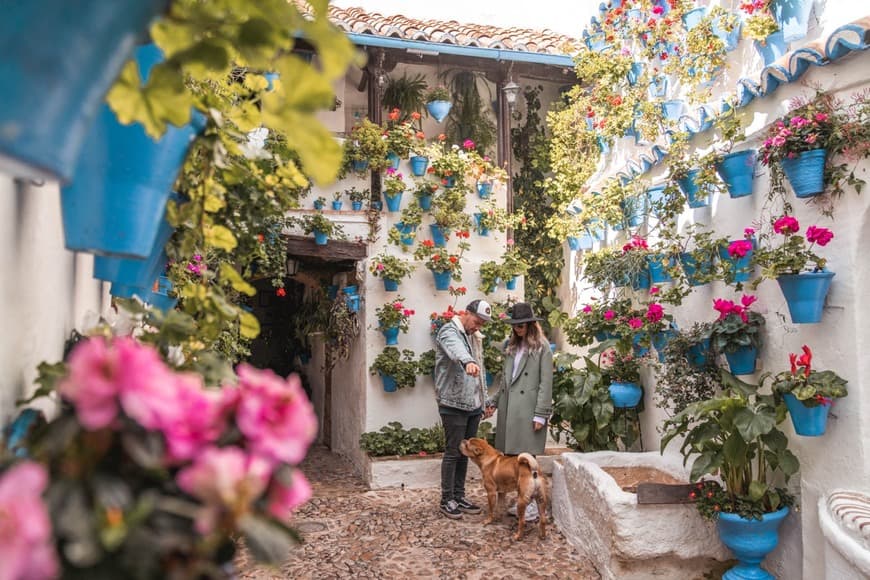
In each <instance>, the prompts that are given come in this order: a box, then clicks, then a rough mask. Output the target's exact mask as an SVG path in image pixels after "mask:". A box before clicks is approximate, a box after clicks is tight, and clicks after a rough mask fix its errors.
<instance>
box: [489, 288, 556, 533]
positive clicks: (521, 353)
mask: <svg viewBox="0 0 870 580" xmlns="http://www.w3.org/2000/svg"><path fill="white" fill-rule="evenodd" d="M539 320H541V319H540V318H536V317H535V315H534V312H533V311H532V307H531V306H530V305H529V304H526V303H525V302H518V303H516V304H514V306H513V309H512V310H511V315H510V318H508V319H507V322H508V323H510V325H511V326H512V327H513V330H512V332H511V336H510V338H509V339H508V344H507V348H506V349H505V361H504V369H503V370H504V372H503V373H502V384H501V388H500V389H499V391H498V393H497V394H496V396H495V400H494V402H493V404H494V405H495V407H496V408H497V409H498V424H497V427H496V433H495V446H496V448H498V449H499V450H501V451H502V452H504V453H505V454H507V455H517V454H519V453H531V454H532V455H539V454H541V453H543V452H544V445H545V444H546V442H547V429H546V426H547V420H548V419H549V418H550V414H551V413H552V410H553V353H552V351H550V343H549V341H548V340H547V338H546V337H545V336H544V331H543V329H541V325H540V324H538V321H539ZM533 505H534V504H530V505H529V507H528V509H527V510H526V520H527V521H529V520H530V519H531V520H534V516H536V515H537V509H536V507H537V506H535V508H533V507H532V506H533Z"/></svg>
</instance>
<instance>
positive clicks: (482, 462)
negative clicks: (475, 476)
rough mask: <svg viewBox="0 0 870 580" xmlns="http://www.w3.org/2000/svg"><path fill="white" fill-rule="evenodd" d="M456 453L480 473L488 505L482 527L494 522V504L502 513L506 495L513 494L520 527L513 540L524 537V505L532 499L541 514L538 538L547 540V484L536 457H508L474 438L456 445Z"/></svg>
mask: <svg viewBox="0 0 870 580" xmlns="http://www.w3.org/2000/svg"><path fill="white" fill-rule="evenodd" d="M459 450H460V451H461V452H462V454H463V455H465V456H466V457H468V458H470V459H471V460H472V461H473V462H474V463H475V464H477V466H478V467H479V468H480V472H481V473H482V474H483V487H484V489H486V499H487V502H488V504H489V517H488V518H486V520H484V522H483V523H484V525H487V524H491V523H492V522H493V521H494V520H495V516H496V504H498V512H499V513H501V511H502V507H503V502H504V497H505V494H506V493H507V492H509V491H516V492H517V520H518V521H519V527H518V528H517V533H516V534H515V535H514V539H515V540H519V539H520V538H522V537H523V531H524V529H525V526H526V506H527V505H528V504H529V503H530V502H531V501H532V499H533V498H534V499H536V500H537V501H538V510H539V512H540V522H541V527H540V537H541V538H542V539H543V538H546V537H547V524H546V520H547V518H546V512H545V508H546V505H547V500H548V489H547V481H546V479H545V478H544V475H543V473H541V470H540V468H539V467H538V462H537V461H536V460H535V458H534V457H533V456H532V455H531V454H529V453H520V454H519V455H517V456H511V457H508V456H506V455H505V454H504V453H502V452H501V451H499V450H497V449H496V448H494V447H493V446H492V445H490V444H489V443H487V442H486V441H485V440H483V439H479V438H477V437H474V438H471V439H465V440H463V441H462V443H460V444H459Z"/></svg>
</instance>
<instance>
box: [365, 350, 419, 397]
mask: <svg viewBox="0 0 870 580" xmlns="http://www.w3.org/2000/svg"><path fill="white" fill-rule="evenodd" d="M369 372H371V374H373V375H375V374H377V375H380V377H381V381H382V382H383V385H384V391H385V392H387V393H394V392H395V391H397V390H398V389H404V388H405V387H413V386H414V385H415V384H417V361H416V360H414V351H412V350H409V349H403V350H402V352H401V353H399V349H398V348H396V347H395V346H387V347H385V348H384V350H383V351H381V354H379V355H378V356H376V357H375V360H374V361H372V366H370V367H369Z"/></svg>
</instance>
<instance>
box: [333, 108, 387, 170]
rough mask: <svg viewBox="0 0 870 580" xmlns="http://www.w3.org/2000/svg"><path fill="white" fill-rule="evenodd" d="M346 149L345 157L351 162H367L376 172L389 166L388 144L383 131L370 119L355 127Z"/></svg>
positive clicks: (346, 141) (345, 145)
mask: <svg viewBox="0 0 870 580" xmlns="http://www.w3.org/2000/svg"><path fill="white" fill-rule="evenodd" d="M344 147H345V156H346V157H347V158H348V159H349V160H351V161H367V162H368V163H369V168H370V169H372V170H374V171H377V170H380V169H384V168H385V167H386V166H387V163H388V162H387V142H386V141H385V140H384V136H383V130H382V129H381V128H380V127H379V126H378V125H376V124H375V123H372V122H371V121H369V120H368V119H363V120H362V121H361V122H360V123H359V124H358V125H354V127H353V128H352V129H351V130H350V136H349V137H348V138H347V140H345V142H344Z"/></svg>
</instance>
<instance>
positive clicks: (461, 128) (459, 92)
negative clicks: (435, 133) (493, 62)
mask: <svg viewBox="0 0 870 580" xmlns="http://www.w3.org/2000/svg"><path fill="white" fill-rule="evenodd" d="M449 75H450V71H446V72H445V73H444V74H443V78H447V76H449ZM448 84H449V89H450V93H451V95H450V98H449V99H447V100H450V101H451V102H452V103H453V106H452V107H451V108H450V114H449V115H448V117H447V135H448V137H449V138H450V141H452V142H453V143H465V142H466V141H471V142H472V143H473V146H474V148H476V149H477V150H478V151H480V152H481V153H484V152H486V151H489V150H490V148H491V147H492V145H493V143H495V123H494V122H493V118H492V107H491V106H490V104H489V103H491V102H492V94H491V93H490V94H489V95H488V96H487V98H483V97H482V96H481V94H480V86H481V85H482V86H484V87H485V88H486V90H487V91H489V90H490V85H489V83H488V82H487V81H486V77H485V76H484V75H483V74H482V73H478V72H472V71H469V70H459V71H456V72H454V73H452V76H450V81H449V83H448Z"/></svg>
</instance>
